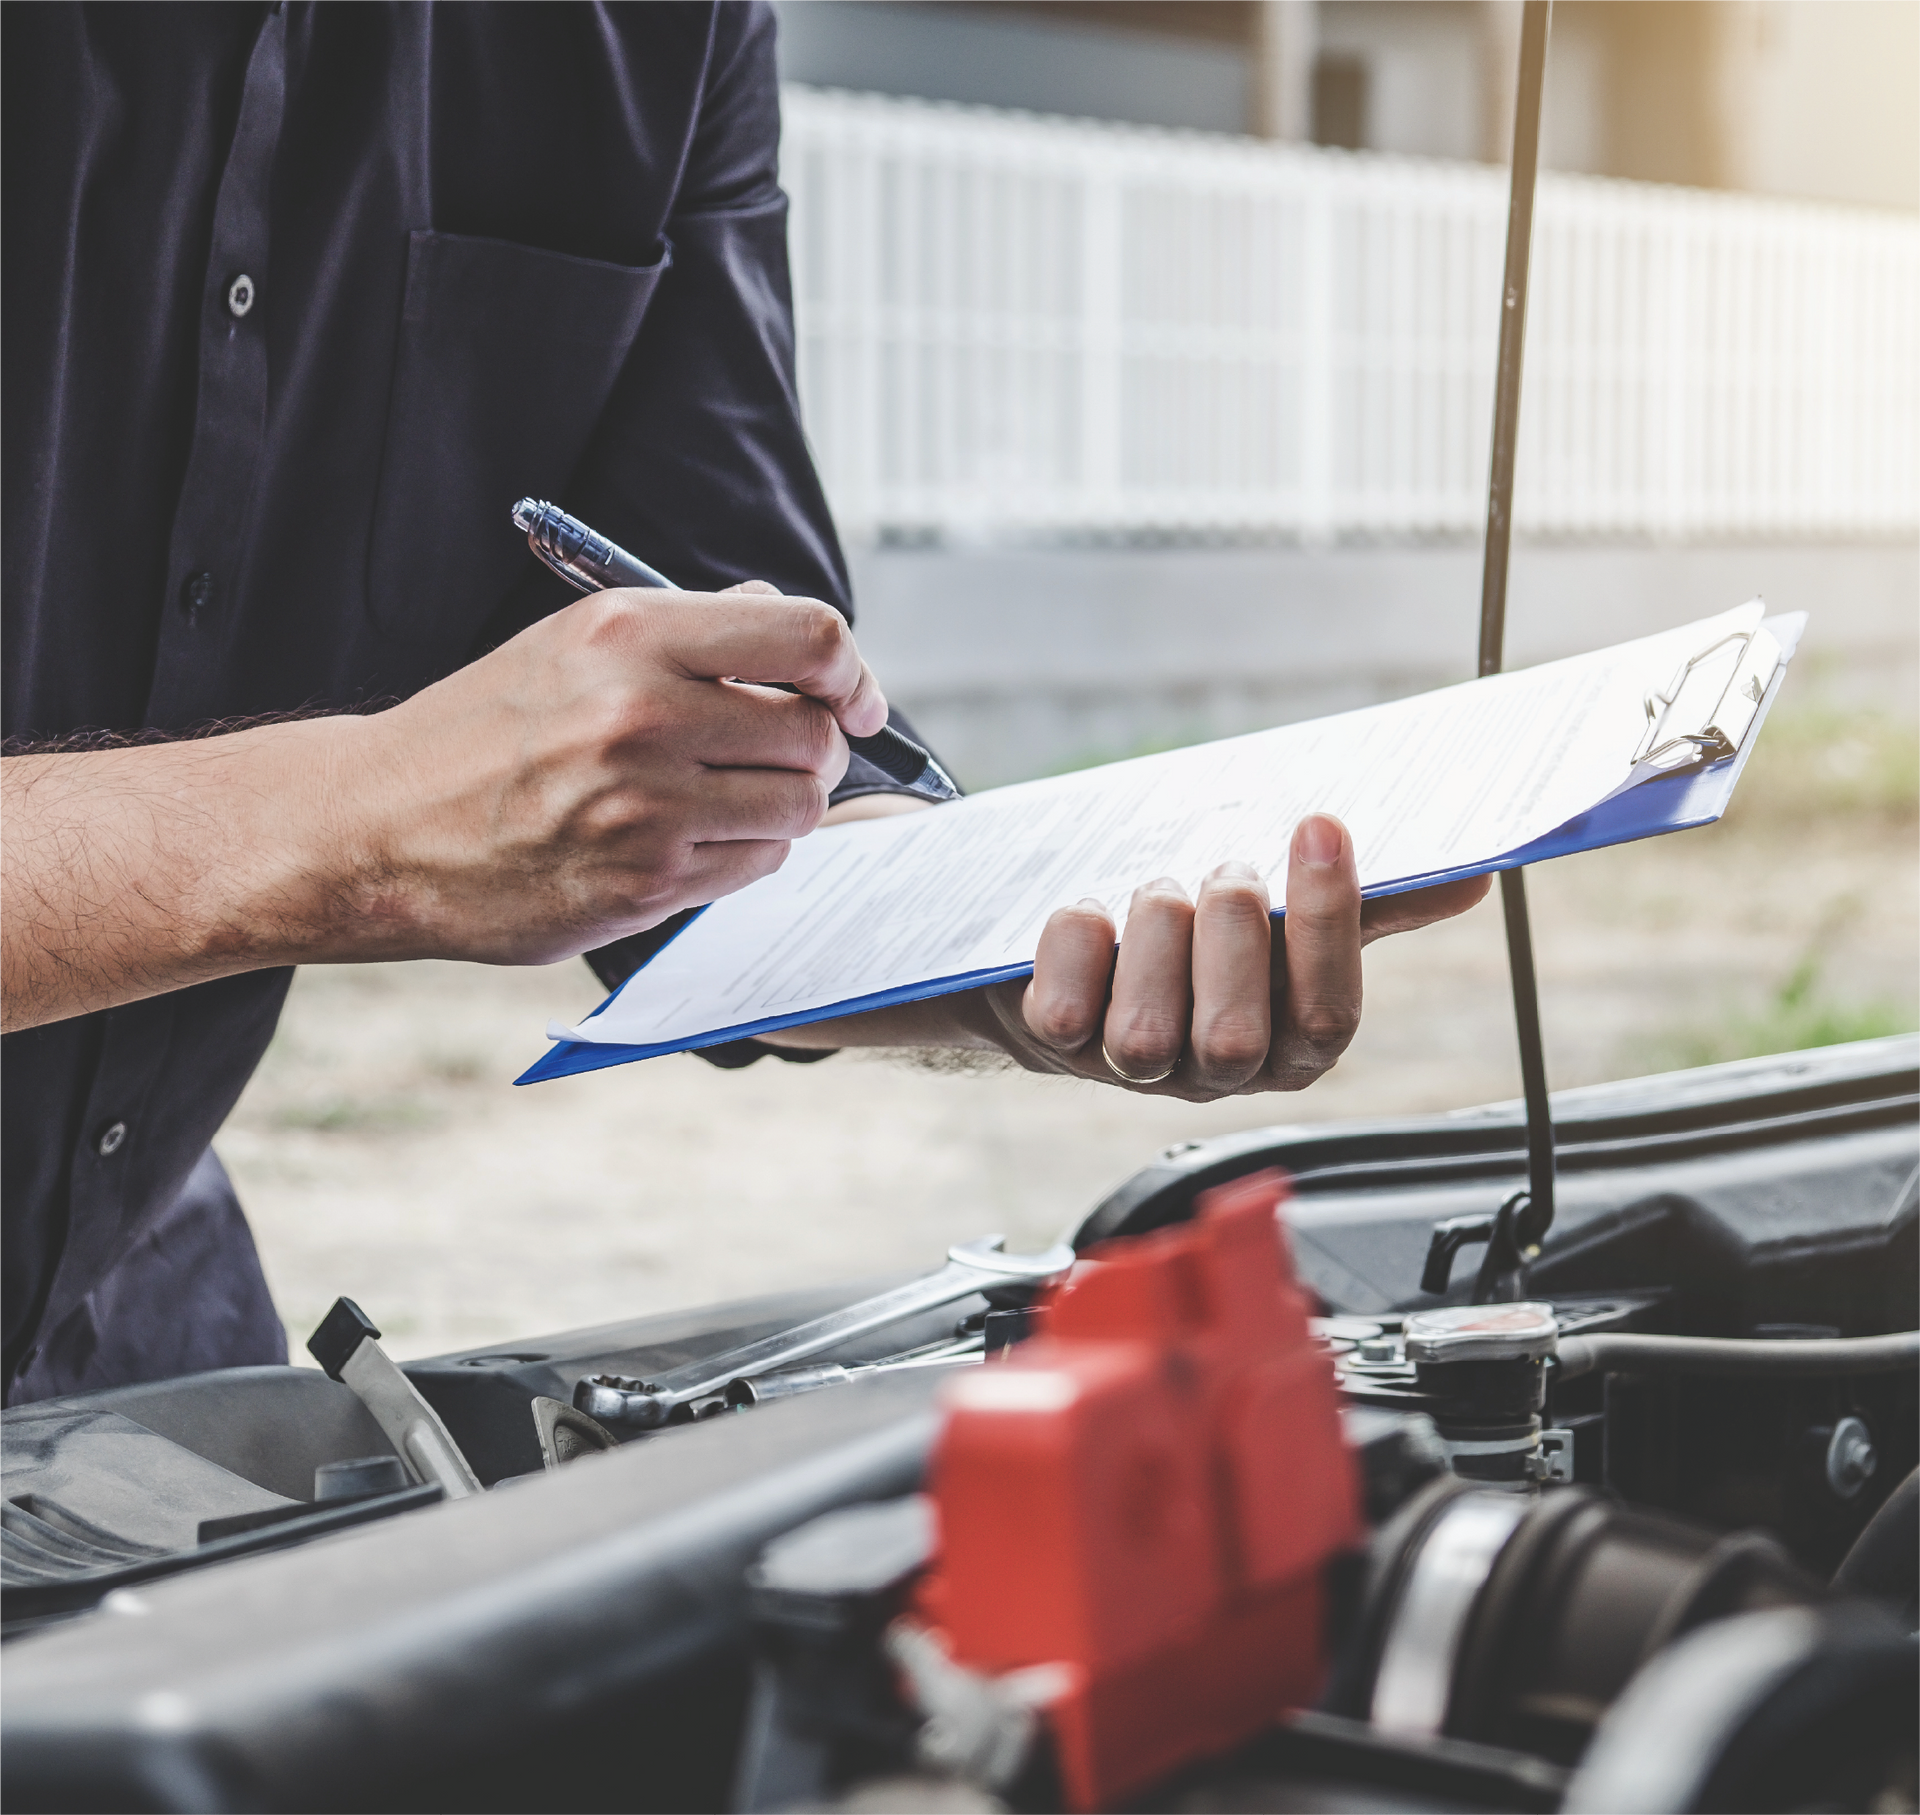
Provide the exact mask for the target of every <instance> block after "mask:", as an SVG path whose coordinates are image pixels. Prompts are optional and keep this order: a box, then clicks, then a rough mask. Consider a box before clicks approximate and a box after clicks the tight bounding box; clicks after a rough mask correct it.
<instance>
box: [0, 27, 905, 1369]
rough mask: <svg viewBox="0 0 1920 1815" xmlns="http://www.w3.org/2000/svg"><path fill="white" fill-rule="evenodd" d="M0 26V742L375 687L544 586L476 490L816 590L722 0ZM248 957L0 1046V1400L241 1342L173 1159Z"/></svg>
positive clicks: (262, 1032)
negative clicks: (0, 383) (0, 340)
mask: <svg viewBox="0 0 1920 1815" xmlns="http://www.w3.org/2000/svg"><path fill="white" fill-rule="evenodd" d="M0 29H3V30H4V43H3V45H0V59H3V61H0V68H3V71H4V83H5V90H4V122H3V129H4V134H5V208H4V256H5V270H6V309H5V320H4V374H3V377H4V385H5V393H6V412H5V433H4V441H5V450H4V459H5V465H4V511H5V520H4V542H3V543H0V548H3V549H4V575H5V582H4V599H3V601H0V602H3V603H4V613H5V624H4V630H5V661H4V666H5V689H4V730H5V734H6V736H7V738H8V739H9V742H10V746H11V747H13V748H18V747H19V746H20V745H21V744H22V743H38V742H42V741H44V740H48V739H55V738H65V737H71V736H73V735H74V734H76V733H79V732H83V731H87V730H92V729H102V730H106V731H110V732H115V733H140V732H149V733H159V734H182V733H187V732H192V731H195V730H197V729H200V728H204V727H206V726H208V725H210V724H217V723H219V722H221V721H230V720H232V719H235V718H244V717H248V716H252V715H258V714H270V713H284V712H288V711H294V710H301V709H313V708H319V709H324V710H365V709H369V708H373V707H377V706H378V705H379V704H380V703H382V702H390V701H392V700H394V699H398V698H403V697H405V696H406V695H408V694H410V693H412V692H414V691H415V690H416V689H418V688H420V687H422V686H424V685H426V684H427V683H429V682H431V681H433V680H435V679H437V678H439V677H440V676H442V675H444V674H446V673H448V672H449V671H450V670H452V669H454V668H456V667H458V666H460V665H461V664H462V663H464V662H467V661H469V660H471V659H472V658H473V657H474V656H475V655H476V654H478V653H480V652H481V651H483V650H484V649H486V648H488V647H490V646H492V645H494V644H496V643H498V642H500V641H502V640H504V639H505V638H506V637H508V636H510V635H512V634H513V633H514V632H515V631H516V630H518V629H520V628H522V627H523V626H525V625H526V624H528V623H530V622H532V621H533V620H535V619H536V618H538V617H540V616H542V615H543V614H545V613H547V612H550V611H552V610H554V609H556V608H557V607H559V606H561V605H563V604H565V603H566V602H567V600H568V599H569V598H570V597H571V596H572V595H571V594H570V593H569V592H568V591H567V589H566V588H565V586H564V584H563V583H562V582H560V581H559V580H557V579H555V578H554V577H553V576H552V575H550V574H548V573H547V572H546V571H545V570H544V569H542V568H541V567H540V566H539V565H538V564H537V563H536V562H535V561H534V560H533V559H532V557H531V556H530V554H529V553H528V551H527V549H526V546H525V543H524V541H523V540H521V539H520V538H519V536H518V535H517V533H516V532H515V531H514V529H513V527H512V525H511V524H510V522H509V521H508V516H507V509H508V506H509V505H510V504H511V502H512V501H513V500H514V499H515V498H518V497H521V496H523V495H526V494H529V493H531V494H534V495H539V496H547V497H552V498H555V499H557V500H560V501H562V502H564V503H565V504H566V505H567V507H568V508H569V509H571V510H573V511H575V512H577V513H578V514H579V515H581V516H583V517H585V518H586V519H587V520H588V521H589V522H591V523H593V524H594V525H595V526H596V527H597V528H600V529H602V530H604V531H605V532H606V533H608V534H609V535H611V536H613V537H614V538H615V539H616V540H617V541H619V542H621V543H623V544H625V545H626V546H627V547H629V548H632V549H635V550H637V551H640V552H642V553H643V554H644V555H645V556H646V558H647V559H648V560H650V561H653V562H655V563H656V564H657V565H659V566H660V567H661V568H662V569H664V570H665V571H666V572H668V573H670V574H672V575H673V576H674V578H675V579H676V580H678V581H679V582H680V583H681V584H682V585H685V586H690V587H717V586H721V585H724V584H727V583H730V582H732V581H735V580H738V579H741V578H743V577H747V576H757V577H760V578H763V579H768V580H771V581H773V582H774V583H775V584H776V585H778V586H779V587H780V588H781V589H782V590H784V591H788V592H796V593H806V594H809V595H811V596H813V597H816V598H823V599H827V600H830V601H832V602H833V603H834V604H836V605H838V606H839V607H840V608H841V609H842V610H846V609H848V599H847V583H846V573H845V567H844V564H843V561H842V558H841V555H840V551H839V548H838V545H837V543H836V541H835V538H834V533H833V527H832V523H831V520H830V518H829V516H828V512H827V509H826V504H825V501H824V499H823V497H822V495H821V492H820V487H819V483H818V481H817V479H816V477H815V475H814V472H813V468H812V465H811V463H810V461H809V458H808V455H807V450H806V446H805V443H804V440H803V438H802V435H801V430H800V422H799V412H798V405H797V401H796V397H795V390H794V373H793V330H792V311H791V302H790V295H789V285H788V275H787V255H786V201H785V198H784V197H783V196H782V194H781V192H780V190H779V187H778V184H777V181H776V159H777V152H778V144H779V103H778V94H777V90H776V86H775V71H774V54H773V32H774V25H773V19H772V17H771V15H770V13H769V12H768V11H767V10H766V8H764V7H763V6H760V5H748V4H740V3H730V4H729V3H723V4H690V5H677V4H651V5H645V6H617V5H610V6H587V5H565V6H560V5H555V6H484V7H483V6H469V5H448V6H431V5H411V6H395V7H385V6H372V5H356V6H342V5H288V6H284V7H273V8H268V7H263V6H257V5H256V6H249V5H213V6H204V7H186V6H166V7H158V6H151V7H135V6H119V5H113V6H101V7H82V6H32V7H29V6H8V7H6V8H5V9H4V26H3V28H0ZM891 786H892V784H890V783H888V782H886V781H885V778H884V777H881V776H879V774H878V772H877V771H868V770H865V768H864V766H863V765H856V770H855V771H854V772H852V773H850V775H849V777H848V780H847V782H846V783H845V784H843V788H842V793H843V794H848V793H859V792H867V791H873V790H874V789H877V788H890V787H891ZM634 955H635V954H634V953H632V952H629V953H628V954H627V955H626V956H625V958H624V960H616V959H603V960H602V962H601V964H600V965H599V966H598V967H597V968H600V969H601V970H602V971H603V974H615V975H617V974H619V972H620V971H621V970H622V969H625V968H630V967H631V963H632V961H633V956H634ZM290 974H291V973H289V972H287V971H272V972H263V973H254V974H251V975H247V976H239V977H231V978H228V979H225V980H224V981H221V982H217V983H209V984H205V985H202V986H200V987H198V988H195V989H189V990H182V991H179V992H177V993H175V994H171V995H167V996H162V997H158V998H156V999H153V1000H150V1001H145V1002H137V1003H133V1004H131V1005H129V1006H127V1007H124V1008H117V1009H113V1010H111V1011H109V1012H107V1013H104V1014H97V1015H87V1016H83V1017H80V1018H77V1019H74V1020H70V1021H63V1022H60V1023H57V1024H55V1025H53V1026H48V1027H41V1028H36V1029H33V1030H31V1031H28V1032H24V1033H19V1034H14V1035H10V1036H8V1037H7V1039H6V1041H5V1043H4V1047H5V1051H4V1089H5V1098H6V1119H5V1128H4V1147H5V1155H4V1192H5V1199H4V1214H5V1255H4V1271H3V1272H0V1293H3V1294H4V1314H5V1373H6V1380H7V1385H8V1393H9V1397H10V1399H12V1400H14V1401H16V1402H17V1401H19V1400H21V1399H25V1398H38V1397H44V1396H46V1395H47V1394H50V1393H54V1392H60V1391H67V1390H73V1389H75V1388H78V1387H82V1386H104V1385H110V1384H115V1383H116V1382H117V1381H120V1380H125V1379H132V1378H141V1377H154V1376H160V1375H164V1374H168V1373H172V1372H177V1371H181V1370H182V1369H184V1368H187V1367H204V1366H213V1365H221V1364H223V1363H239V1362H246V1361H256V1360H271V1359H275V1358H277V1357H278V1356H279V1354H280V1353H281V1350H280V1348H279V1346H278V1345H279V1343H280V1336H279V1329H278V1325H277V1322H276V1321H275V1320H274V1318H273V1316H272V1309H271V1304H270V1301H269V1300H268V1299H267V1297H266V1289H265V1286H264V1283H263V1282H262V1281H261V1278H260V1271H259V1266H258V1262H257V1260H256V1259H255V1257H254V1254H253V1248H252V1242H251V1238H250V1236H249V1235H248V1234H247V1231H246V1227H245V1223H244V1220H243V1219H242V1218H241V1217H240V1215H239V1213H238V1209H237V1206H234V1205H233V1204H232V1199H231V1193H230V1192H227V1191H226V1190H225V1187H224V1181H223V1180H222V1179H221V1178H220V1177H219V1176H218V1168H217V1165H213V1164H212V1163H211V1162H207V1163H204V1164H203V1159H204V1156H206V1155H207V1152H208V1143H209V1141H210V1140H211V1138H212V1136H213V1134H214V1132H215V1131H216V1130H217V1129H218V1128H219V1126H220V1124H221V1122H222V1121H223V1120H224V1119H225V1117H226V1115H227V1112H228V1111H229V1110H230V1109H231V1108H232V1106H233V1104H234V1102H235V1100H236V1099H237V1098H238V1096H239V1094H240V1091H241V1089H242V1087H243V1086H244V1085H245V1083H246V1081H247V1079H248V1077H249V1076H250V1074H251V1073H252V1071H253V1068H254V1066H255V1064H256V1063H257V1061H258V1060H259V1057H260V1055H261V1053H262V1052H264V1050H265V1049H266V1045H267V1042H268V1040H269V1038H270V1037H271V1036H272V1033H273V1028H274V1023H275V1020H276V1018H277V1016H278V1014H279V1011H280V1006H281V1002H282V1000H283V998H284V996H285V994H286V989H287V984H288V981H289V979H290ZM743 1056H745V1055H743ZM196 1168H199V1170H198V1171H197V1172H196ZM190 1179H191V1181H192V1182H191V1185H190V1184H189V1181H190Z"/></svg>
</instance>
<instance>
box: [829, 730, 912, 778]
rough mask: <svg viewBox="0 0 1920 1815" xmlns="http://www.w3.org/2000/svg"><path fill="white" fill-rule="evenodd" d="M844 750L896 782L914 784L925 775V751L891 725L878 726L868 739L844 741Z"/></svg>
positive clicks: (859, 738) (853, 738) (854, 738)
mask: <svg viewBox="0 0 1920 1815" xmlns="http://www.w3.org/2000/svg"><path fill="white" fill-rule="evenodd" d="M847 748H848V749H849V750H851V751H852V752H853V753H854V755H856V756H863V757H865V758H866V760H867V761H868V762H870V763H872V764H873V766H874V767H875V768H876V769H878V770H879V771H880V772H881V773H882V774H883V775H890V776H892V777H893V779H894V780H895V781H897V782H906V783H909V784H910V783H913V782H917V781H918V780H919V779H920V778H921V776H922V775H924V774H925V773H926V768H927V753H926V751H924V750H922V749H921V748H920V746H919V745H918V744H915V743H910V742H909V741H908V740H907V739H906V738H904V737H902V736H901V735H900V733H899V732H898V731H896V730H894V728H893V727H892V726H891V725H882V726H881V727H880V729H879V730H878V731H876V732H875V733H874V734H873V735H872V736H871V737H850V738H848V739H847Z"/></svg>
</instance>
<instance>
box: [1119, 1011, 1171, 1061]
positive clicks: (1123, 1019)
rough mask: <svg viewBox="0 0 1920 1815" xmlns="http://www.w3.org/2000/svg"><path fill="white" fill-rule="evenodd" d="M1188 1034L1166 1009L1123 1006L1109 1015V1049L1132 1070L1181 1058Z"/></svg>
mask: <svg viewBox="0 0 1920 1815" xmlns="http://www.w3.org/2000/svg"><path fill="white" fill-rule="evenodd" d="M1186 1034H1187V1030H1186V1029H1185V1027H1183V1026H1182V1025H1181V1024H1180V1023H1179V1022H1177V1021H1176V1020H1175V1019H1174V1018H1173V1016H1172V1015H1171V1014H1168V1013H1167V1012H1165V1011H1164V1010H1159V1009H1129V1010H1122V1011H1120V1012H1118V1013H1116V1014H1112V1015H1110V1016H1109V1017H1108V1019H1107V1051H1108V1052H1110V1053H1111V1054H1112V1055H1113V1056H1114V1058H1116V1059H1118V1060H1120V1061H1121V1063H1122V1064H1123V1065H1124V1066H1125V1068H1126V1069H1127V1070H1129V1071H1134V1070H1141V1069H1151V1068H1154V1067H1158V1066H1162V1065H1165V1064H1167V1063H1168V1062H1169V1061H1171V1060H1173V1059H1175V1058H1177V1057H1178V1056H1179V1054H1180V1049H1181V1048H1182V1047H1183V1046H1184V1045H1185V1044H1186Z"/></svg>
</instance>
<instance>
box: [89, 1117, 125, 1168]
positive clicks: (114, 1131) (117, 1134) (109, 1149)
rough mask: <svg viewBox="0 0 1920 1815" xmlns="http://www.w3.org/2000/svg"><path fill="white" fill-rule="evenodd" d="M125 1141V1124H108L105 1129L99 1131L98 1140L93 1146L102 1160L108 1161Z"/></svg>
mask: <svg viewBox="0 0 1920 1815" xmlns="http://www.w3.org/2000/svg"><path fill="white" fill-rule="evenodd" d="M126 1139H127V1125H126V1123H125V1122H109V1123H108V1124H107V1125H106V1127H105V1128H103V1129H101V1131H100V1138H99V1140H97V1141H95V1142H94V1144H93V1145H94V1149H95V1151H96V1152H97V1153H98V1154H99V1155H100V1157H101V1158H102V1159H103V1160H110V1159H112V1158H113V1156H114V1155H115V1154H116V1153H118V1152H119V1151H120V1149H121V1148H122V1147H123V1146H124V1145H125V1144H126Z"/></svg>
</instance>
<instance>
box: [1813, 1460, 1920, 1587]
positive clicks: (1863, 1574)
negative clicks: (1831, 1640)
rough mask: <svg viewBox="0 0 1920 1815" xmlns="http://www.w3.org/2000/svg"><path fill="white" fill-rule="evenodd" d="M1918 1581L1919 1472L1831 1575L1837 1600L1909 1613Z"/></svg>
mask: <svg viewBox="0 0 1920 1815" xmlns="http://www.w3.org/2000/svg"><path fill="white" fill-rule="evenodd" d="M1916 1577H1920V1468H1916V1469H1915V1470H1914V1471H1913V1472H1912V1473H1911V1474H1910V1475H1908V1476H1907V1478H1906V1479H1905V1480H1904V1481H1902V1482H1901V1483H1900V1485H1899V1486H1898V1487H1896V1488H1895V1489H1894V1490H1893V1492H1892V1493H1890V1494H1889V1495H1887V1497H1886V1500H1885V1501H1884V1502H1883V1503H1882V1505H1881V1507H1880V1510H1879V1511H1878V1512H1877V1513H1875V1514H1874V1515H1873V1517H1872V1518H1871V1519H1869V1520H1868V1521H1867V1523H1866V1527H1865V1529H1864V1530H1862V1532H1861V1533H1860V1535H1859V1537H1857V1538H1855V1539H1854V1541H1853V1548H1852V1549H1851V1550H1850V1551H1848V1552H1847V1554H1846V1556H1845V1557H1844V1558H1843V1559H1842V1560H1841V1564H1840V1567H1839V1568H1838V1569H1836V1570H1835V1571H1834V1572H1833V1585H1834V1587H1835V1589H1837V1590H1838V1591H1839V1592H1840V1593H1841V1594H1864V1595H1870V1596H1872V1597H1873V1598H1874V1599H1876V1600H1882V1601H1898V1602H1900V1603H1902V1605H1903V1606H1905V1607H1906V1608H1907V1609H1908V1610H1909V1613H1910V1612H1911V1609H1912V1606H1913V1602H1914V1595H1915V1589H1916V1586H1917V1585H1920V1584H1917V1583H1916Z"/></svg>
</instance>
